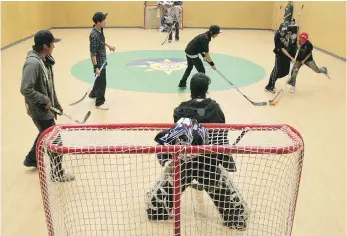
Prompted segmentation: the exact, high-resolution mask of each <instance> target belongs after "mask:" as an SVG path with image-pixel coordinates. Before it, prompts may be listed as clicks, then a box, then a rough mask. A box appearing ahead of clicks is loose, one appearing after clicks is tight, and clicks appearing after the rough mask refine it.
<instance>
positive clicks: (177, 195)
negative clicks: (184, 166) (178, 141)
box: [172, 153, 181, 236]
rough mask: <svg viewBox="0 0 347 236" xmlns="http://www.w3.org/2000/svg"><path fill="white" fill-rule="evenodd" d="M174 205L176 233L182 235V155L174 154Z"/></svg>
mask: <svg viewBox="0 0 347 236" xmlns="http://www.w3.org/2000/svg"><path fill="white" fill-rule="evenodd" d="M172 163H173V191H172V192H173V207H174V225H175V226H174V235H175V236H180V235H181V214H180V213H181V209H180V208H181V167H180V157H179V155H178V154H176V153H175V154H173V158H172Z"/></svg>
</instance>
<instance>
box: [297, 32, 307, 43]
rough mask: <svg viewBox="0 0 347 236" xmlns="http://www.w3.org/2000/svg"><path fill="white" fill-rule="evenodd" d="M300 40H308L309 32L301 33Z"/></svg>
mask: <svg viewBox="0 0 347 236" xmlns="http://www.w3.org/2000/svg"><path fill="white" fill-rule="evenodd" d="M299 40H300V41H302V42H304V43H305V42H306V41H307V40H308V34H307V33H301V34H300V36H299Z"/></svg>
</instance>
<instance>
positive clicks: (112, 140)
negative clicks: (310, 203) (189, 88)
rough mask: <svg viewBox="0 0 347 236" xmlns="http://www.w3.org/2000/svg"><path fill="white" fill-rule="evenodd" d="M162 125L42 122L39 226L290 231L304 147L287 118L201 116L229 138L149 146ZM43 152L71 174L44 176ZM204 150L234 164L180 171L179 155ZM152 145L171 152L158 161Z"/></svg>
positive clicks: (277, 234)
mask: <svg viewBox="0 0 347 236" xmlns="http://www.w3.org/2000/svg"><path fill="white" fill-rule="evenodd" d="M170 127H172V124H100V125H85V124H84V125H56V126H53V127H51V128H49V129H47V130H46V131H45V132H44V133H43V134H42V135H41V136H40V138H39V140H38V143H37V163H38V172H39V178H40V184H41V190H42V197H43V204H44V210H45V216H46V223H47V227H48V235H49V236H111V235H112V236H114V235H120V236H122V235H157V236H159V235H160V236H165V235H175V236H178V235H189V236H202V235H247V236H269V235H271V236H284V235H285V236H288V235H291V231H292V226H293V221H294V214H295V206H296V201H297V196H298V189H299V183H300V176H301V170H302V165H303V156H304V143H303V140H302V137H301V135H300V133H299V132H298V131H296V130H295V129H294V128H292V127H291V126H288V125H236V124H205V125H204V127H206V128H208V130H209V133H210V134H212V133H213V134H214V135H215V136H214V138H215V139H216V138H217V139H218V136H219V135H220V133H223V134H226V135H227V137H228V139H229V142H230V144H222V145H217V144H213V145H212V144H211V145H199V146H183V145H175V146H167V145H164V146H161V145H158V144H157V143H156V142H155V141H154V137H155V136H156V134H157V133H158V132H160V131H162V130H165V129H168V128H170ZM244 130H246V133H244V136H242V137H241V139H240V134H241V132H242V131H244ZM222 136H223V135H222ZM237 137H239V142H238V143H237V144H235V143H234V141H235V140H236V139H237ZM52 153H54V154H56V155H55V156H59V157H60V160H61V163H58V164H60V165H61V166H62V168H63V169H64V171H66V172H68V173H70V174H73V175H74V176H75V180H73V181H70V182H57V181H53V180H54V178H52V176H53V175H54V174H53V173H54V169H55V168H57V166H56V165H54V164H52V163H56V161H52ZM211 153H212V154H216V153H219V154H223V155H224V156H223V157H224V159H225V157H232V158H233V160H234V162H232V161H230V160H231V159H230V160H229V164H230V163H234V164H235V167H236V169H233V170H231V171H230V170H229V171H227V170H226V169H225V168H224V167H221V165H219V167H220V169H218V168H219V167H218V168H217V169H218V171H216V169H215V170H212V168H210V169H209V168H206V169H205V170H202V169H199V170H197V171H196V172H195V174H196V173H198V174H197V176H189V173H194V172H192V171H191V170H188V169H187V168H188V166H189V165H186V164H184V163H187V162H189V161H191V160H197V159H196V158H197V157H199V158H201V157H203V158H205V157H206V156H209V155H210V157H212V156H211ZM158 154H171V157H172V159H171V160H170V161H169V162H167V163H166V164H165V166H162V165H160V163H159V161H158ZM211 159H212V158H211ZM227 159H228V158H226V159H225V160H227ZM215 160H216V159H215ZM225 160H223V162H226V161H225ZM206 163H207V161H206ZM56 164H57V163H56ZM191 166H194V165H191ZM223 166H225V165H224V164H223ZM200 168H201V166H200ZM203 168H204V167H203ZM209 170H210V171H211V173H209ZM189 171H190V172H189ZM201 171H202V172H203V174H202V175H201ZM204 171H205V172H204ZM212 172H215V173H212ZM217 172H218V173H217ZM199 173H200V174H199ZM189 178H190V179H191V180H192V179H194V180H193V181H192V182H191V184H190V185H188V184H187V183H189V181H187V179H189ZM202 178H205V179H204V180H203V181H201V179H202ZM193 183H195V184H193ZM184 186H185V187H184ZM183 187H184V188H185V190H184V191H183V190H182V189H183ZM211 196H212V197H211ZM232 207H235V208H238V210H235V209H234V210H232V209H231V208H232ZM240 207H241V208H242V210H240V209H241V208H240ZM155 214H156V216H154V218H156V217H157V218H156V219H153V218H150V217H149V216H151V217H153V215H155ZM228 220H231V221H230V222H231V223H230V222H228ZM238 220H241V222H239V223H237V221H238ZM237 226H240V227H237Z"/></svg>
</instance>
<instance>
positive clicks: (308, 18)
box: [272, 2, 346, 58]
mask: <svg viewBox="0 0 347 236" xmlns="http://www.w3.org/2000/svg"><path fill="white" fill-rule="evenodd" d="M281 4H282V11H281V15H280V17H281V18H280V19H281V20H283V16H284V8H285V6H286V4H287V2H274V7H273V14H272V22H273V24H272V27H273V29H274V28H275V22H276V17H277V13H278V9H279V6H280V5H281ZM302 4H304V8H303V10H302V11H301V16H300V19H299V25H300V31H301V32H307V33H308V34H309V39H310V40H311V42H312V43H313V45H314V46H317V47H319V48H321V49H324V50H326V51H329V52H331V53H333V54H335V55H338V56H340V57H344V58H346V2H294V18H295V19H296V20H298V14H299V12H300V8H301V5H302ZM278 25H279V24H278Z"/></svg>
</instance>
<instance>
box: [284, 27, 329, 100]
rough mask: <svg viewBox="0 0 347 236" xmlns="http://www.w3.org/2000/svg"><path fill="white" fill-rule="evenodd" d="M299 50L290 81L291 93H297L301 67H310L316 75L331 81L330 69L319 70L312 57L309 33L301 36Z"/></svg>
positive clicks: (322, 68) (321, 68)
mask: <svg viewBox="0 0 347 236" xmlns="http://www.w3.org/2000/svg"><path fill="white" fill-rule="evenodd" d="M298 48H299V53H298V56H297V59H296V63H295V64H294V67H293V70H292V74H291V78H290V80H289V81H288V84H289V85H291V86H292V87H291V88H290V92H291V93H294V92H295V84H296V76H297V75H298V72H299V69H300V67H301V66H302V65H304V64H305V65H306V66H308V67H310V68H311V69H312V70H314V71H315V72H316V73H324V74H325V75H326V76H328V78H329V79H331V77H330V74H329V72H328V69H327V68H326V67H320V68H319V67H318V66H317V65H316V62H315V61H314V60H313V57H312V50H313V45H312V43H311V42H310V41H309V40H308V34H307V33H305V32H304V33H301V34H300V36H299V44H298Z"/></svg>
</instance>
